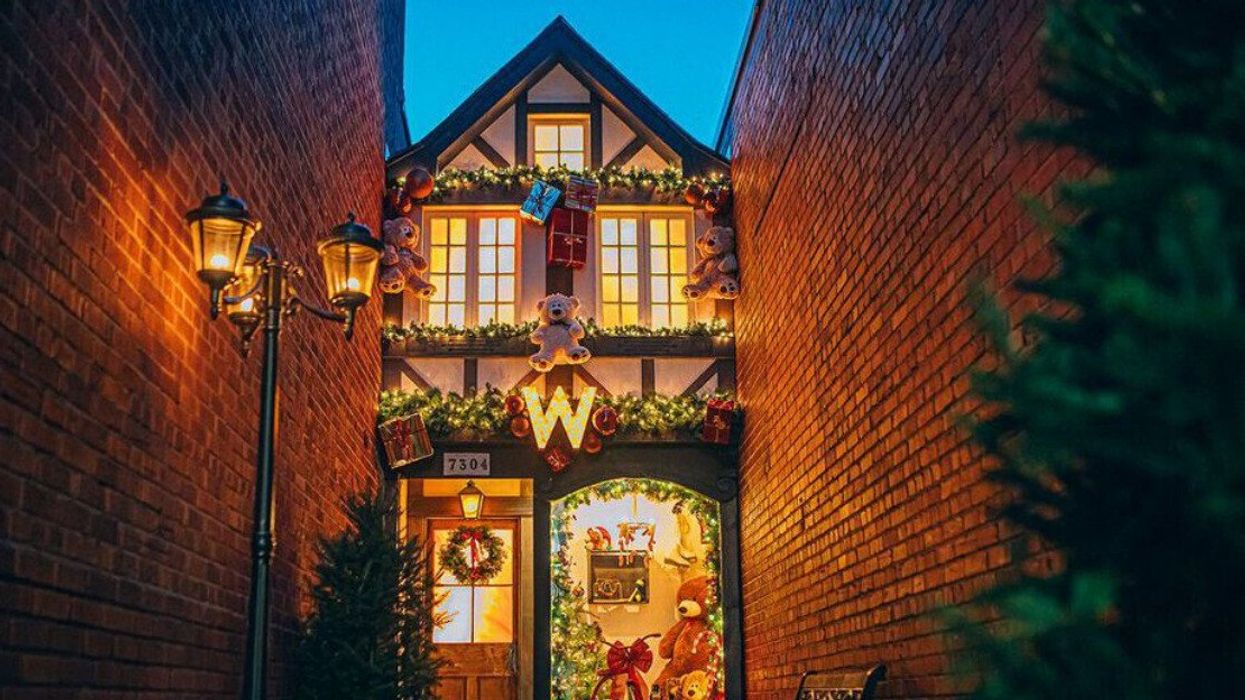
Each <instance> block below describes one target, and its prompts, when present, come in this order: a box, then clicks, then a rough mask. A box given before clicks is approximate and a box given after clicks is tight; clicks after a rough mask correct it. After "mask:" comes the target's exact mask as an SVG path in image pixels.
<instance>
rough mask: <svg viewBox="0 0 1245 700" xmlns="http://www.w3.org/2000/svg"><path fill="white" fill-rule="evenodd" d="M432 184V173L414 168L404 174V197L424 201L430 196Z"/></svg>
mask: <svg viewBox="0 0 1245 700" xmlns="http://www.w3.org/2000/svg"><path fill="white" fill-rule="evenodd" d="M434 184H435V182H434V181H433V179H432V173H429V172H428V171H427V170H425V169H423V168H415V169H414V170H412V171H411V172H409V173H407V174H406V195H407V196H408V197H410V198H411V199H425V198H427V197H428V195H430V194H432V187H433V185H434Z"/></svg>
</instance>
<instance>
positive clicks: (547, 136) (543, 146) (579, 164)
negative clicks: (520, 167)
mask: <svg viewBox="0 0 1245 700" xmlns="http://www.w3.org/2000/svg"><path fill="white" fill-rule="evenodd" d="M586 130H587V129H586V128H585V124H584V123H583V122H582V121H548V122H536V123H535V126H534V127H533V129H532V146H533V148H532V153H533V155H534V157H535V160H534V161H533V162H535V164H536V165H539V166H540V167H542V168H553V167H557V166H559V165H562V166H566V167H567V168H570V169H571V170H583V169H584V167H585V165H586V164H587V162H588V158H587V153H588V149H587V146H586V145H585V144H586V142H587V140H586V138H585V136H586V134H585V133H584V132H585V131H586Z"/></svg>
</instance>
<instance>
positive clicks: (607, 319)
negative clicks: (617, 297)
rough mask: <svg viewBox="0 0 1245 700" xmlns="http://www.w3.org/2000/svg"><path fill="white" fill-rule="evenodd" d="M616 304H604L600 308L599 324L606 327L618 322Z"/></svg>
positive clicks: (615, 324)
mask: <svg viewBox="0 0 1245 700" xmlns="http://www.w3.org/2000/svg"><path fill="white" fill-rule="evenodd" d="M619 313H620V312H619V309H618V304H606V305H605V306H604V307H603V308H602V309H601V324H602V325H604V326H605V327H606V328H611V327H613V326H617V325H619V323H620V319H621V317H620V316H619Z"/></svg>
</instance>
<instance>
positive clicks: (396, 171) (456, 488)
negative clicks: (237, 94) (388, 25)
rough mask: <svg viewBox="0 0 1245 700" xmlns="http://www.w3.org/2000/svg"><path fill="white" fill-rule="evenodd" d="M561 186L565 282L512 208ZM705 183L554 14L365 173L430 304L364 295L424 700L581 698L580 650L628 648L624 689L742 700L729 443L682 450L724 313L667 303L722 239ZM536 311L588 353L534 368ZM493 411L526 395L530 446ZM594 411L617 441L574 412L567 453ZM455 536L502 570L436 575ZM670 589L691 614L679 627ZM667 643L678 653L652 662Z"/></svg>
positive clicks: (703, 164) (706, 175) (655, 118)
mask: <svg viewBox="0 0 1245 700" xmlns="http://www.w3.org/2000/svg"><path fill="white" fill-rule="evenodd" d="M568 172H570V173H582V174H584V175H585V177H587V178H590V179H592V180H593V181H594V182H595V183H596V184H597V185H598V186H599V190H598V192H597V198H596V203H595V207H591V208H592V209H593V211H591V212H589V213H588V214H587V215H585V216H582V218H581V219H580V220H581V221H586V223H587V228H586V233H587V249H586V251H584V258H583V259H582V260H581V261H579V262H580V263H581V264H578V265H575V266H566V265H563V264H560V262H559V261H556V260H553V259H552V258H551V255H550V254H549V251H550V248H549V246H550V238H551V236H553V233H552V229H553V227H554V226H555V223H554V222H555V220H556V219H557V217H558V214H557V212H556V211H555V212H554V214H553V215H552V217H551V218H550V220H549V221H547V222H545V223H543V224H541V223H536V222H534V221H532V220H531V219H532V217H528V216H525V215H524V213H523V212H522V211H521V206H522V205H523V204H524V202H525V200H526V198H527V197H528V195H529V193H530V192H531V190H532V188H533V186H538V185H535V183H536V181H537V180H540V181H542V182H548V183H549V184H552V185H553V186H554V187H557V188H559V189H565V188H566V186H567V184H568V180H567V178H568ZM728 172H729V164H728V163H727V162H726V161H725V159H724V158H723V157H722V156H720V155H719V154H718V153H716V152H715V151H714V150H713V149H712V148H709V147H707V146H705V145H703V144H701V143H699V142H697V141H696V140H695V139H693V138H692V137H691V136H690V135H688V134H687V132H685V131H684V130H683V129H682V128H680V127H679V126H678V125H677V124H675V123H674V122H673V121H672V120H671V119H670V118H669V117H668V116H667V115H666V114H665V113H664V112H662V111H661V110H660V109H659V108H658V107H657V106H656V105H654V104H653V103H652V102H651V101H650V100H649V99H648V98H647V97H645V96H644V95H643V94H642V93H641V92H640V91H639V90H638V89H637V88H636V87H635V86H634V85H632V84H631V83H630V82H629V81H628V80H627V79H626V78H625V77H624V76H623V75H622V74H621V73H619V71H618V70H617V69H616V68H615V67H614V66H612V65H611V64H610V63H609V62H608V61H607V60H606V59H605V58H604V57H602V56H601V55H600V54H599V53H598V52H597V51H596V50H595V49H593V48H592V47H591V46H590V45H589V44H588V43H587V42H586V41H585V40H584V39H583V38H582V37H580V36H579V35H578V34H577V33H576V32H575V31H574V30H573V29H572V28H571V27H570V26H569V25H568V24H567V23H566V22H565V21H564V20H562V19H561V18H559V19H557V20H555V21H554V22H553V23H552V24H550V25H549V26H548V27H547V28H546V29H545V30H544V31H542V32H541V33H540V34H539V35H538V36H537V37H536V38H535V39H534V40H533V41H532V42H531V43H530V44H529V45H528V46H527V47H526V48H524V49H523V50H522V51H520V52H519V53H518V54H517V55H516V56H515V57H514V58H513V59H511V60H510V61H509V62H508V63H506V64H505V65H504V66H503V67H502V68H501V69H500V70H499V71H498V72H497V73H496V74H495V75H493V76H492V77H491V78H489V79H488V80H487V81H486V82H485V83H484V84H483V85H481V86H480V87H479V88H478V89H477V90H476V91H475V92H474V93H473V94H472V95H471V96H470V97H468V98H467V100H466V101H465V102H463V103H462V105H460V106H459V107H458V108H457V109H455V110H454V111H453V112H452V113H451V114H450V115H449V116H448V117H446V119H445V120H444V121H443V122H442V123H441V124H439V125H438V126H437V127H436V128H434V129H433V130H432V131H431V132H430V133H428V134H427V135H426V136H424V137H423V138H422V139H421V140H419V141H418V142H417V143H415V144H414V145H412V146H411V147H409V148H408V149H406V150H404V151H402V152H399V153H396V154H394V155H393V156H392V157H391V158H390V160H389V162H388V176H389V178H390V181H391V188H392V189H391V197H390V198H389V200H388V201H387V203H386V218H387V219H389V220H390V221H400V220H401V219H403V218H405V219H407V220H408V221H409V222H410V223H409V224H408V226H411V227H417V228H418V229H419V230H420V231H421V233H422V235H420V236H418V245H417V246H415V251H414V252H416V253H417V254H418V255H419V256H422V257H423V258H424V259H425V260H426V263H427V269H426V270H424V271H423V274H422V278H423V280H424V281H425V282H426V283H428V284H430V285H431V286H432V288H434V289H435V291H432V292H431V293H427V292H424V293H420V292H419V291H418V289H416V288H413V285H411V284H407V285H406V288H405V290H404V291H402V292H400V293H398V294H387V295H386V297H385V301H384V304H385V306H384V308H385V320H386V323H387V324H389V325H388V326H387V331H386V337H387V342H386V344H385V349H384V353H385V355H384V372H383V377H384V379H383V385H384V389H385V390H386V394H385V397H386V399H385V401H388V402H390V403H396V404H401V403H403V402H404V401H405V402H406V405H408V406H410V405H415V406H419V407H422V408H423V410H422V411H421V413H422V416H423V418H424V419H425V420H426V421H427V422H428V429H429V432H430V433H432V438H431V443H432V448H433V453H432V454H431V456H430V457H428V458H425V459H421V460H418V461H414V462H411V463H409V464H404V465H402V466H400V467H396V468H391V470H390V474H391V475H392V476H393V477H394V478H396V479H397V481H398V487H399V493H400V500H401V502H402V504H403V508H404V516H403V518H402V522H401V524H400V527H401V528H402V529H404V531H405V532H406V533H408V535H409V536H412V537H417V538H418V539H419V541H420V542H424V543H426V546H427V547H428V550H429V555H430V559H431V560H432V561H433V562H434V564H433V568H434V570H435V571H436V584H437V585H436V594H437V596H436V597H437V603H436V605H437V608H438V613H440V614H441V615H442V617H443V624H442V626H441V627H439V628H438V630H437V632H436V635H435V641H436V642H437V643H438V647H439V650H440V652H441V654H442V656H443V657H444V658H446V659H447V660H448V662H449V663H448V665H447V666H446V667H445V668H444V669H443V670H442V673H441V685H440V689H439V691H438V692H439V693H440V696H441V697H442V698H446V699H451V698H452V699H454V700H468V699H471V700H474V699H476V698H479V699H481V700H482V699H484V698H490V699H491V698H533V697H536V698H544V697H554V698H564V699H565V700H571V698H575V699H576V700H578V699H579V698H582V697H587V694H588V693H589V692H590V691H592V689H593V688H594V687H595V686H596V685H597V684H598V683H599V682H604V683H606V684H607V685H606V686H605V687H604V688H603V689H602V691H601V692H602V695H601V697H605V695H606V694H607V693H608V689H609V685H608V684H612V683H622V682H625V679H626V678H627V677H628V675H627V674H626V673H622V674H619V675H615V676H612V677H611V676H608V675H607V676H606V677H605V680H604V681H602V680H601V678H602V676H601V672H602V671H605V670H607V669H611V670H617V669H613V667H612V666H611V665H610V664H611V662H610V661H609V660H608V659H607V651H608V648H607V646H606V645H605V642H610V643H612V642H615V641H619V642H622V643H623V644H624V645H630V644H632V643H633V642H635V641H636V640H637V639H641V638H643V637H645V636H652V638H650V639H648V640H647V641H646V642H642V643H646V644H651V646H652V649H653V652H654V656H655V663H654V664H653V666H652V668H651V669H648V670H647V671H643V670H637V671H635V672H634V676H632V677H633V678H634V679H635V680H636V681H639V682H642V683H643V684H644V685H645V686H646V688H647V687H648V686H651V685H652V684H654V683H657V684H659V685H664V686H665V687H666V688H671V687H672V684H673V683H676V682H678V683H681V682H684V678H687V679H688V680H687V682H689V683H690V682H697V681H693V680H691V679H692V678H693V675H694V674H690V673H689V672H690V671H691V670H693V669H695V670H700V671H701V673H700V677H699V679H698V680H699V681H706V682H708V683H709V684H710V686H711V687H712V688H713V690H714V691H715V692H719V691H720V692H721V693H722V694H723V696H724V697H727V698H739V697H742V679H741V678H740V677H739V669H741V667H742V666H741V661H740V660H741V653H742V649H741V641H740V634H739V630H740V609H739V573H738V544H737V543H738V509H737V501H736V493H737V486H736V483H737V480H736V471H737V470H736V462H735V456H734V454H735V453H734V444H735V442H736V441H737V437H738V435H737V433H738V431H737V430H736V431H735V433H736V434H735V435H734V439H724V440H723V442H726V444H708V443H706V442H705V441H704V440H702V439H701V438H702V436H701V435H700V432H699V430H700V428H701V422H702V417H703V415H704V414H705V410H706V409H705V403H706V401H708V400H709V398H710V397H715V396H716V397H717V398H718V399H720V400H729V399H728V397H726V396H725V395H727V394H729V393H730V392H731V391H732V390H733V387H734V340H733V337H732V333H731V328H732V324H733V311H732V309H733V302H732V301H729V300H723V299H705V298H702V299H699V300H697V301H689V300H688V299H686V298H685V297H684V295H683V293H682V289H683V287H684V286H685V285H686V284H687V283H688V281H689V272H690V271H691V270H692V268H693V266H694V265H695V264H696V261H697V249H696V239H697V237H698V236H700V235H702V234H704V233H706V232H707V231H709V230H710V229H711V228H712V227H714V226H715V225H729V206H728V205H727V200H728V198H729V182H728V180H727V179H726V178H727V174H728ZM430 178H431V179H430ZM415 179H419V180H420V182H419V183H416V182H414V180H415ZM421 186H422V187H423V188H424V192H419V191H418V190H419V188H420V187H421ZM428 190H431V192H430V193H429V192H428ZM688 190H691V191H692V192H693V193H695V194H699V193H702V192H710V191H711V192H713V194H712V195H710V196H711V197H713V196H719V197H720V202H713V203H711V204H710V206H708V207H706V206H704V205H703V204H701V203H700V202H699V201H698V197H697V196H695V194H693V195H691V196H689V193H688ZM424 194H426V195H427V196H421V195H424ZM689 202H691V203H689ZM715 204H716V206H714V205H715ZM711 211H712V212H713V213H710V212H711ZM554 293H560V294H565V295H568V296H574V297H575V298H577V299H578V301H579V303H580V307H579V314H578V315H579V317H580V320H581V322H584V323H585V324H586V325H587V327H588V334H587V337H586V338H584V339H583V345H584V347H586V348H587V349H588V350H589V351H590V352H591V354H592V357H591V360H590V361H588V362H587V363H585V364H576V365H571V364H565V365H557V366H555V367H554V368H553V369H552V370H551V371H549V372H547V373H543V372H540V371H537V370H535V369H533V367H532V366H530V365H529V361H528V356H529V355H531V354H532V353H533V352H534V351H535V350H536V346H535V345H533V344H532V343H531V342H530V341H529V339H528V337H527V335H528V332H529V331H530V330H531V328H530V327H529V326H528V325H524V324H532V323H534V322H536V321H537V320H538V302H540V300H541V299H542V298H544V297H545V296H546V295H549V294H554ZM590 320H591V321H590ZM559 391H561V392H564V394H565V395H566V396H567V397H568V399H569V400H568V403H567V406H568V414H567V416H566V420H564V421H563V429H565V432H563V429H559V428H558V427H557V421H556V420H554V421H552V425H551V426H548V427H551V428H552V430H553V434H552V437H551V438H550V440H551V441H550V443H549V444H548V445H546V446H545V447H547V449H544V450H542V449H540V446H538V445H537V444H535V439H536V437H537V436H539V434H540V432H541V428H542V427H545V426H542V417H541V416H537V415H534V413H533V409H535V411H536V412H540V413H543V412H545V411H546V410H547V411H549V412H552V411H553V410H554V409H555V407H556V404H557V401H558V399H557V392H559ZM451 394H452V395H451ZM511 395H517V396H525V397H526V399H527V400H526V403H525V408H526V413H523V414H521V415H520V416H519V422H520V423H523V427H527V426H529V425H530V426H531V428H532V429H533V430H532V432H535V433H536V434H537V436H532V437H529V436H528V435H526V432H525V431H524V430H514V429H512V430H511V431H510V432H509V433H507V432H505V431H503V432H502V433H501V434H498V431H495V430H493V431H490V430H487V429H486V430H481V429H479V428H480V426H479V422H480V420H479V416H480V415H485V416H487V415H490V414H489V410H490V409H489V406H490V405H492V406H493V410H494V411H495V410H496V404H495V403H494V404H490V403H489V402H490V401H494V402H495V401H499V400H500V397H502V396H511ZM533 399H535V401H533ZM594 400H595V402H596V406H597V407H598V408H599V407H601V406H609V407H612V408H616V409H617V412H616V413H615V414H614V415H615V416H616V417H617V422H618V423H619V425H618V427H617V434H615V435H612V436H610V437H608V438H607V436H609V435H610V433H613V432H615V431H614V430H613V429H612V428H611V427H610V426H609V425H607V426H605V429H604V430H598V428H600V427H601V426H599V425H598V423H597V415H596V413H593V414H592V426H591V427H589V428H588V429H587V431H586V432H587V435H586V437H584V438H583V440H584V444H582V445H580V444H579V441H578V440H574V439H571V437H570V435H571V434H572V433H574V432H575V429H574V428H573V427H572V424H573V422H574V419H573V418H572V417H571V416H570V414H569V406H572V405H573V406H575V411H576V413H578V412H579V411H585V413H584V414H583V418H585V419H586V418H588V415H589V414H588V413H587V411H589V410H593V402H594ZM509 401H516V398H511V399H509ZM438 402H440V403H438ZM533 403H536V404H540V405H537V406H533ZM447 404H448V405H447ZM507 406H508V408H513V407H512V406H510V404H507ZM720 406H721V404H719V407H720ZM438 407H439V408H438ZM383 410H384V409H383V407H382V413H383ZM437 410H441V411H442V412H441V413H440V414H437ZM455 411H457V413H455ZM434 414H435V415H434ZM436 415H440V416H442V417H443V418H437V417H436ZM445 416H449V417H448V418H444V417H445ZM455 416H457V417H455ZM472 416H475V417H476V418H477V420H475V422H472V418H471V417H472ZM529 416H530V422H527V421H528V417H529ZM484 420H487V418H486V419H484ZM513 420H514V419H512V421H513ZM447 421H448V423H449V425H448V426H447V425H446V422H447ZM512 428H513V426H512ZM727 429H728V430H729V427H728V428H727ZM578 430H579V432H580V433H583V432H584V425H583V424H582V421H581V424H580V426H579V428H578ZM382 432H383V429H382ZM568 460H569V462H570V463H569V464H565V461H568ZM486 465H487V466H486ZM391 467H392V465H391ZM468 478H471V486H472V487H475V488H478V489H480V490H481V491H482V492H483V494H484V506H483V512H482V513H481V514H479V516H478V518H476V519H467V518H466V517H465V516H466V515H467V513H465V512H464V509H463V508H462V507H461V502H460V498H459V494H460V493H461V492H462V491H463V490H464V489H466V488H468ZM473 527H484V528H486V529H487V531H488V533H489V536H490V537H489V542H490V543H491V544H492V545H494V546H495V547H497V548H498V549H499V551H500V553H501V556H502V557H503V558H504V560H505V562H506V563H505V564H504V565H503V566H502V568H501V570H500V571H497V572H493V573H492V575H490V576H489V577H488V579H487V580H486V581H474V580H463V578H464V576H463V575H462V573H463V572H462V570H461V569H459V570H458V575H455V574H454V573H452V572H451V571H450V570H449V569H451V568H452V566H450V565H449V564H447V562H446V561H444V559H445V558H446V557H445V556H444V555H446V553H448V552H449V551H450V549H447V547H448V546H451V545H449V543H450V540H451V539H452V538H454V537H455V535H456V533H460V534H461V533H463V532H466V531H468V530H470V528H473ZM637 532H638V533H639V534H638V536H637ZM633 536H634V537H633ZM456 541H457V540H456ZM472 546H473V547H474V546H476V545H475V543H472ZM473 551H474V550H473ZM490 551H493V550H490ZM493 553H494V554H496V553H497V552H496V551H494V552H493ZM472 556H475V554H472ZM702 581H709V582H711V583H710V584H709V585H708V586H707V590H697V588H698V585H699V582H702ZM689 596H690V597H691V598H693V599H695V600H696V601H697V602H698V606H700V607H703V610H702V612H701V614H700V615H699V616H697V615H694V614H693V615H691V618H693V619H691V620H690V621H689V622H687V623H686V624H684V625H682V626H680V620H681V614H680V606H681V605H683V603H685V602H686V599H687V598H689ZM684 610H685V611H686V606H685V605H684ZM445 619H448V622H447V621H445ZM697 626H699V627H697ZM693 628H695V629H698V630H700V631H699V632H697V634H699V635H700V636H699V637H696V638H693V636H694V635H693V634H692V631H691V630H693ZM683 629H686V630H687V632H686V637H685V640H684V642H685V643H683V644H680V645H679V647H680V650H679V651H678V652H677V653H667V652H668V651H669V650H668V649H666V648H665V647H666V645H665V644H662V645H660V646H661V647H662V648H661V649H659V648H658V646H659V644H658V642H659V640H658V638H657V637H660V636H662V635H665V636H666V637H668V638H669V639H670V640H671V644H673V640H674V638H675V637H677V636H678V634H679V632H680V630H683ZM672 630H673V631H672ZM688 640H691V641H688ZM663 641H664V640H663ZM685 647H686V648H696V649H697V650H698V651H697V654H698V655H701V656H703V658H696V659H692V658H687V652H686V651H684V648H685Z"/></svg>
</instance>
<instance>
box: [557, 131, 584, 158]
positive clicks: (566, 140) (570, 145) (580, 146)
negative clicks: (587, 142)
mask: <svg viewBox="0 0 1245 700" xmlns="http://www.w3.org/2000/svg"><path fill="white" fill-rule="evenodd" d="M561 128H562V143H560V144H559V145H558V148H559V149H561V150H562V151H563V152H565V151H582V150H584V127H583V125H582V124H563V125H562V127H561Z"/></svg>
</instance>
